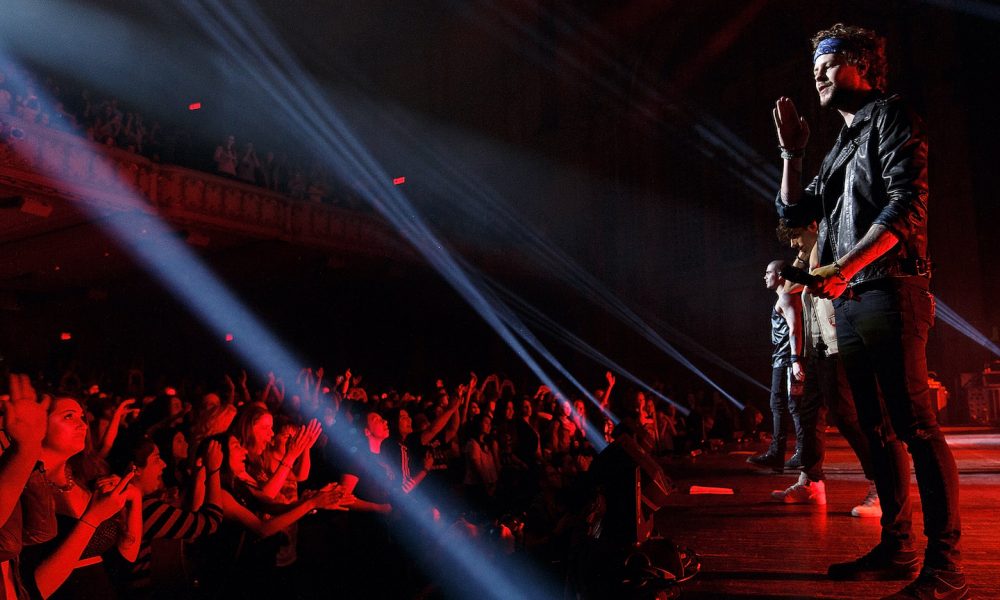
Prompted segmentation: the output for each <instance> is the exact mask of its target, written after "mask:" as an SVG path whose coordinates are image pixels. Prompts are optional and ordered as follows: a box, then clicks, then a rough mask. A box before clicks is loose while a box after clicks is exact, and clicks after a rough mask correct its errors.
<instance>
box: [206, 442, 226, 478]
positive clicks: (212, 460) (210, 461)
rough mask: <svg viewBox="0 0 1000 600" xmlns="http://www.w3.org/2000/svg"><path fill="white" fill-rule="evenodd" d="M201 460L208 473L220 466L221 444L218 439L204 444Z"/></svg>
mask: <svg viewBox="0 0 1000 600" xmlns="http://www.w3.org/2000/svg"><path fill="white" fill-rule="evenodd" d="M203 461H204V464H205V468H206V469H208V472H209V473H211V472H213V471H218V470H219V469H221V468H222V444H220V443H219V441H218V440H212V441H210V442H209V443H208V445H207V446H205V455H204V457H203Z"/></svg>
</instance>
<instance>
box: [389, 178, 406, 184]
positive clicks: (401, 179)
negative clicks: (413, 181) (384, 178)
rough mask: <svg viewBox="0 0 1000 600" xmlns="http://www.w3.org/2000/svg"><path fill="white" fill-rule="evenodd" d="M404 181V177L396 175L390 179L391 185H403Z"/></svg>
mask: <svg viewBox="0 0 1000 600" xmlns="http://www.w3.org/2000/svg"><path fill="white" fill-rule="evenodd" d="M404 183H406V177H396V178H395V179H393V180H392V185H403V184H404Z"/></svg>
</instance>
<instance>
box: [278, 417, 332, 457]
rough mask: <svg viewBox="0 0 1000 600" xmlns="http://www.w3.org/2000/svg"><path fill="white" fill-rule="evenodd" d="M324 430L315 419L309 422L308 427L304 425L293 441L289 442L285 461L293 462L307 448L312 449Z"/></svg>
mask: <svg viewBox="0 0 1000 600" xmlns="http://www.w3.org/2000/svg"><path fill="white" fill-rule="evenodd" d="M322 431H323V428H322V427H321V426H320V424H319V421H317V420H316V419H313V420H311V421H309V423H308V424H307V425H304V426H302V427H300V428H299V429H298V431H296V432H295V435H293V436H292V439H291V440H289V442H288V450H286V451H285V459H286V460H289V461H293V460H295V459H297V458H298V457H299V456H301V455H302V453H303V452H305V451H306V449H307V448H311V447H312V445H313V444H315V443H316V440H318V439H319V434H320V433H322Z"/></svg>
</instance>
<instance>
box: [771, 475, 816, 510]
mask: <svg viewBox="0 0 1000 600" xmlns="http://www.w3.org/2000/svg"><path fill="white" fill-rule="evenodd" d="M771 498H772V499H774V500H777V501H778V502H784V503H785V504H815V505H818V506H824V505H826V484H825V483H823V482H822V481H809V478H808V477H806V474H805V473H800V474H799V480H798V482H797V483H795V484H794V485H792V486H790V487H789V488H788V489H785V490H775V491H773V492H771Z"/></svg>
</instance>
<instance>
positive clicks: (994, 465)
mask: <svg viewBox="0 0 1000 600" xmlns="http://www.w3.org/2000/svg"><path fill="white" fill-rule="evenodd" d="M945 433H946V435H947V437H948V443H949V445H950V446H951V448H952V451H953V452H954V454H955V459H956V461H957V463H958V467H959V473H960V479H961V500H960V503H961V511H962V555H963V568H964V570H965V573H966V577H967V578H968V581H969V586H970V588H971V591H972V597H973V598H1000V510H998V509H997V503H998V500H1000V431H998V430H996V429H992V428H985V427H980V428H977V427H963V428H945ZM762 449H763V448H761V447H756V446H750V447H746V448H726V449H723V450H721V451H718V452H707V453H705V454H702V455H700V456H697V457H685V458H681V459H670V460H668V461H667V462H666V463H665V470H666V471H667V473H668V475H670V476H671V477H672V478H673V479H674V481H675V483H676V484H677V487H678V492H677V493H676V494H674V495H672V496H670V497H669V502H668V504H667V505H666V506H665V507H664V508H662V509H660V511H659V512H657V514H656V517H655V518H656V528H657V531H658V532H659V534H660V535H662V536H664V537H667V538H671V539H673V540H674V541H675V542H677V543H678V544H680V545H684V546H688V547H690V548H691V549H692V550H694V551H695V552H696V553H697V554H698V555H699V556H700V557H701V561H702V571H701V573H700V574H699V575H698V576H697V577H695V578H694V579H693V580H691V581H690V582H688V583H686V584H684V585H683V586H682V589H683V594H682V598H695V599H704V598H754V599H763V598H852V599H854V598H880V597H881V596H884V595H887V594H890V593H892V592H894V591H896V590H897V589H899V588H901V587H903V586H904V585H905V584H906V582H834V581H830V580H829V579H827V577H826V569H827V566H828V565H829V564H830V563H833V562H840V561H843V560H850V559H852V558H855V557H857V556H860V555H862V554H864V553H865V552H867V551H868V550H869V549H871V547H872V546H874V545H875V544H876V543H877V542H878V539H879V530H880V528H879V523H878V519H873V518H869V519H860V518H856V517H852V516H851V514H850V511H851V508H852V507H853V506H855V505H857V504H858V503H860V502H861V500H862V499H863V498H864V496H865V493H866V492H867V489H868V485H867V482H866V480H865V479H864V476H863V474H862V472H861V468H860V466H859V465H858V462H857V459H856V458H855V457H854V455H853V454H852V453H851V450H850V448H849V447H848V446H847V443H846V442H845V441H844V440H843V438H841V437H840V436H839V435H838V434H836V433H835V432H832V431H831V432H829V433H828V434H827V459H826V472H827V482H826V488H827V505H826V506H804V505H784V504H779V503H777V502H774V501H772V500H771V499H770V492H771V491H772V490H777V489H784V488H786V487H788V486H789V485H791V484H792V483H794V482H795V479H796V478H797V476H798V472H797V471H796V472H794V473H793V472H786V473H785V474H781V475H778V474H773V473H770V472H762V471H758V470H756V469H754V468H753V467H751V466H750V465H748V464H746V458H747V456H748V455H749V453H750V452H751V451H760V450H762ZM692 485H701V486H712V487H726V488H732V489H733V491H734V493H733V494H732V495H691V494H690V493H689V490H690V487H691V486H692ZM911 490H912V494H913V498H914V532H915V536H916V539H917V547H918V549H919V550H921V551H922V550H923V545H924V538H923V533H922V532H923V515H922V514H921V512H920V500H919V495H918V493H917V489H916V483H915V480H913V479H911Z"/></svg>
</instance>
